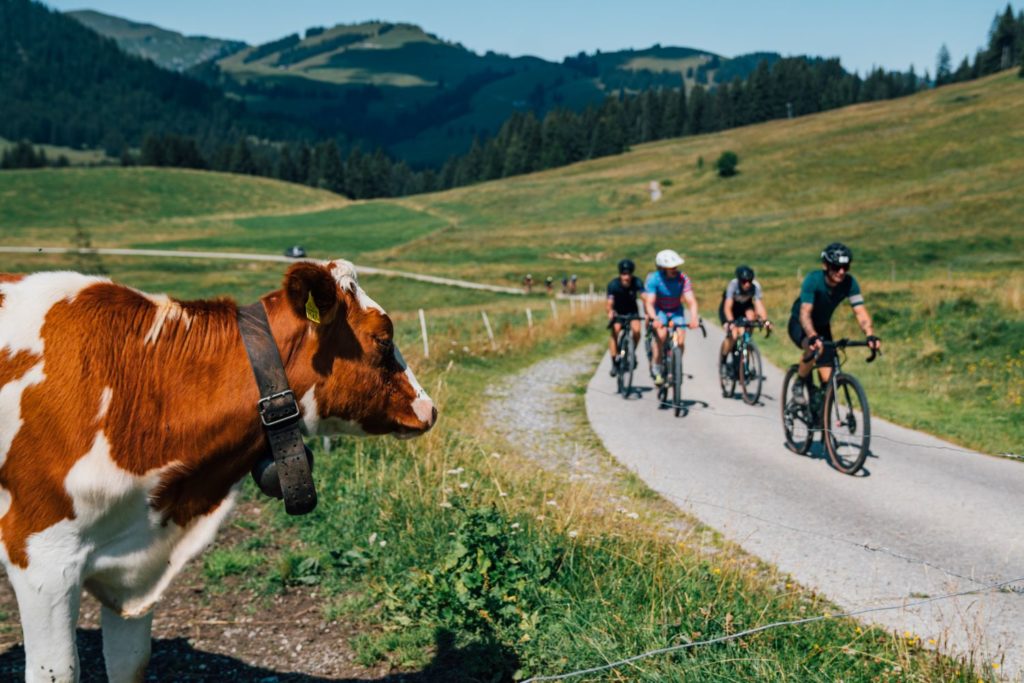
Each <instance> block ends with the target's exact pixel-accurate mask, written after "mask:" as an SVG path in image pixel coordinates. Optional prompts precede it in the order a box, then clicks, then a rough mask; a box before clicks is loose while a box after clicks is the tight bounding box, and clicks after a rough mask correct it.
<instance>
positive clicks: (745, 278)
mask: <svg viewBox="0 0 1024 683" xmlns="http://www.w3.org/2000/svg"><path fill="white" fill-rule="evenodd" d="M736 279H737V280H739V281H740V282H751V281H753V279H754V269H753V268H751V267H750V266H738V267H737V268H736Z"/></svg>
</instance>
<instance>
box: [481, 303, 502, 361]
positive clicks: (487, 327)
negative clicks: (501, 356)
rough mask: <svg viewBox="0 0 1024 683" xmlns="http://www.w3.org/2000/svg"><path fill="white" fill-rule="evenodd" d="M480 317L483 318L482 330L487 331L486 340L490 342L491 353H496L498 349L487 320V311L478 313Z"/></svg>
mask: <svg viewBox="0 0 1024 683" xmlns="http://www.w3.org/2000/svg"><path fill="white" fill-rule="evenodd" d="M480 315H482V316H483V317H484V329H486V330H487V338H488V339H490V340H491V351H497V350H498V347H497V345H495V343H494V330H492V329H491V321H490V320H488V319H487V311H480Z"/></svg>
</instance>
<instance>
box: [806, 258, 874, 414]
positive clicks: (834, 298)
mask: <svg viewBox="0 0 1024 683" xmlns="http://www.w3.org/2000/svg"><path fill="white" fill-rule="evenodd" d="M852 264H853V252H851V251H850V249H849V247H847V246H846V245H845V244H842V243H841V242H833V243H832V244H830V245H828V246H827V247H825V249H824V250H822V252H821V270H819V271H816V272H813V273H808V275H807V277H805V278H804V281H803V285H801V287H800V296H799V297H797V299H796V301H794V302H793V309H792V311H791V313H790V317H789V338H790V339H792V340H793V343H794V344H796V345H797V346H799V347H800V348H801V349H803V352H804V355H803V356H801V358H800V365H799V370H798V371H797V372H798V374H799V376H800V378H801V379H802V380H804V381H803V382H798V383H797V384H795V385H794V386H793V397H794V398H795V399H796V400H797V401H800V402H801V403H803V402H805V401H806V400H807V399H806V394H805V392H804V385H805V384H806V383H807V381H808V380H809V378H810V375H811V369H812V368H813V366H814V365H815V359H814V356H813V354H814V353H820V354H821V355H819V356H818V359H817V366H818V374H819V375H820V377H821V381H822V382H827V381H828V380H829V378H830V377H831V376H832V354H833V353H835V350H834V349H825V348H824V346H823V345H822V343H821V342H822V340H823V339H824V340H829V341H831V340H832V314H833V313H834V312H835V310H836V308H837V307H838V306H839V304H841V303H842V302H843V301H844V300H846V301H849V302H850V306H851V307H852V308H853V314H854V316H856V318H857V324H858V325H860V329H862V330H863V331H864V334H865V335H866V336H867V341H868V346H869V347H870V348H872V349H874V350H876V351H880V350H881V349H882V340H881V339H879V338H878V337H876V336H875V331H874V325H872V323H871V316H870V315H869V314H868V309H867V306H865V305H864V296H863V295H862V294H861V293H860V285H859V284H858V283H857V280H856V278H854V277H853V276H852V275H850V266H851V265H852Z"/></svg>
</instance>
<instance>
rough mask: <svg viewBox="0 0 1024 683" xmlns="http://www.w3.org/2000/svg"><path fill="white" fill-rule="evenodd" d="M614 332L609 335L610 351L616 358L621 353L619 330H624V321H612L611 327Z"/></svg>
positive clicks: (613, 357)
mask: <svg viewBox="0 0 1024 683" xmlns="http://www.w3.org/2000/svg"><path fill="white" fill-rule="evenodd" d="M609 329H610V330H611V332H612V334H611V336H610V337H608V353H609V354H611V357H612V359H613V360H614V359H615V357H616V356H618V355H619V332H621V331H622V323H620V322H618V321H612V324H611V327H609Z"/></svg>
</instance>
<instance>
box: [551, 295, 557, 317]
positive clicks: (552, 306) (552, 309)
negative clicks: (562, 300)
mask: <svg viewBox="0 0 1024 683" xmlns="http://www.w3.org/2000/svg"><path fill="white" fill-rule="evenodd" d="M551 319H552V320H558V306H556V305H555V300H554V299H552V300H551Z"/></svg>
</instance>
